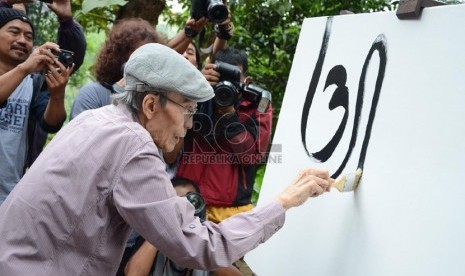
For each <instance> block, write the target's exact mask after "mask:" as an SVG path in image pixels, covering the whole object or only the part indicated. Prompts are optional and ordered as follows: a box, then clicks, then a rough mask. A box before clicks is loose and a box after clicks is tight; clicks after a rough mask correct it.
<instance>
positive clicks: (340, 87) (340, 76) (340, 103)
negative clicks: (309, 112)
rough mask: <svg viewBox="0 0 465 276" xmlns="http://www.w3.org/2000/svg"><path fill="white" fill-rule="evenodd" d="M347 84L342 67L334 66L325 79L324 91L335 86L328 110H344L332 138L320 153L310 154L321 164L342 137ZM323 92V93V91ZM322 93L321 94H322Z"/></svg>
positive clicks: (347, 96)
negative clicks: (339, 108)
mask: <svg viewBox="0 0 465 276" xmlns="http://www.w3.org/2000/svg"><path fill="white" fill-rule="evenodd" d="M346 82H347V73H346V69H345V68H344V66H342V65H337V66H334V67H333V68H332V69H331V70H330V71H329V73H328V77H327V78H326V83H325V88H324V89H325V90H326V88H328V86H330V85H333V84H334V85H336V87H337V88H336V90H334V93H333V96H332V97H331V100H330V101H329V105H328V107H329V110H334V109H336V108H337V107H342V108H344V116H343V118H342V121H341V123H340V124H339V127H338V129H337V130H336V133H335V134H334V136H333V138H331V140H330V141H329V142H328V144H327V145H326V146H325V147H324V148H323V149H322V150H320V151H318V152H315V153H312V156H313V158H315V159H317V160H320V161H321V162H326V161H327V160H328V159H329V158H330V157H331V155H333V153H334V150H335V149H336V147H337V145H338V144H339V142H340V141H341V138H342V135H343V134H344V130H345V128H346V125H347V119H348V118H349V90H348V89H347V86H346ZM325 90H324V91H325ZM324 91H323V92H324Z"/></svg>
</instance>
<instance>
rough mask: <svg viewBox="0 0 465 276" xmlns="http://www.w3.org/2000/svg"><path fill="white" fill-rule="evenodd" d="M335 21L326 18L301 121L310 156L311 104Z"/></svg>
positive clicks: (303, 138) (303, 139) (304, 141)
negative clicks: (308, 127) (308, 143)
mask: <svg viewBox="0 0 465 276" xmlns="http://www.w3.org/2000/svg"><path fill="white" fill-rule="evenodd" d="M332 22H333V18H332V17H328V19H327V20H326V28H325V33H324V34H323V41H322V42H321V49H320V54H319V55H318V60H317V62H316V65H315V70H313V75H312V80H311V81H310V85H309V87H308V92H307V97H306V98H305V102H304V107H303V110H302V120H301V123H300V132H301V135H302V143H303V145H304V149H305V152H306V153H307V155H308V156H310V157H311V155H310V153H309V152H308V149H307V143H306V132H307V122H308V114H309V112H310V106H311V105H312V102H313V97H314V96H315V92H316V87H317V86H318V80H319V79H320V75H321V69H322V68H323V63H324V61H325V56H326V49H327V48H328V41H329V35H330V33H331V25H332Z"/></svg>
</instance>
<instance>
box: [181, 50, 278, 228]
mask: <svg viewBox="0 0 465 276" xmlns="http://www.w3.org/2000/svg"><path fill="white" fill-rule="evenodd" d="M216 60H217V61H219V62H223V63H222V64H221V65H219V64H216V65H215V64H207V65H206V66H205V68H204V70H203V72H202V73H203V74H204V76H205V77H206V78H207V80H208V81H209V83H210V84H211V85H212V86H213V87H214V91H215V97H214V98H213V99H212V100H210V101H208V102H206V103H202V104H200V105H199V112H198V114H196V115H195V116H194V126H193V129H192V131H190V132H188V135H187V136H186V141H185V146H184V154H183V156H182V158H181V164H180V167H179V170H178V175H179V176H181V177H185V178H187V179H191V180H192V181H194V182H196V183H198V185H199V188H200V191H201V193H202V195H203V196H204V198H205V201H206V204H207V216H208V220H210V221H213V222H216V223H219V222H221V221H223V220H224V219H226V218H228V217H230V216H232V215H235V214H238V213H241V212H245V211H249V210H251V209H252V208H253V205H252V202H251V197H252V191H253V185H254V182H255V174H256V168H257V164H259V163H260V162H262V160H263V158H264V157H265V154H266V150H267V148H268V145H269V141H270V131H271V122H272V108H271V106H268V107H267V108H265V109H264V110H259V105H258V102H252V101H250V100H248V99H247V98H246V96H248V95H246V93H247V91H246V89H245V88H246V87H247V85H248V83H249V78H248V77H247V76H246V72H247V69H248V61H247V55H246V53H245V52H244V51H240V50H237V49H233V48H226V49H223V50H221V51H220V52H218V53H217V55H216ZM224 63H227V64H229V65H235V66H237V67H238V69H239V70H240V72H237V73H239V74H240V76H237V78H239V79H236V80H231V79H230V78H229V77H226V76H223V75H225V74H226V73H228V74H231V72H228V71H226V72H224V74H223V75H222V74H220V73H219V72H218V71H217V70H218V69H220V68H219V67H224V66H225V64H224ZM220 71H221V70H220ZM237 73H232V74H231V75H237Z"/></svg>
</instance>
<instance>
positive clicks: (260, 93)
mask: <svg viewBox="0 0 465 276" xmlns="http://www.w3.org/2000/svg"><path fill="white" fill-rule="evenodd" d="M215 65H216V71H217V72H218V73H220V74H221V77H220V80H219V82H218V83H217V84H216V86H215V87H214V88H213V91H214V92H215V98H214V100H215V104H216V105H217V106H220V107H225V106H232V105H235V104H236V103H237V101H238V99H239V94H241V95H242V98H243V99H245V100H247V101H249V102H251V103H253V104H256V105H257V106H258V108H257V109H258V111H259V112H261V113H263V112H265V111H266V110H267V109H268V107H269V106H270V103H271V93H270V92H268V91H267V90H265V89H263V88H261V87H260V86H258V85H256V84H251V83H250V84H248V85H245V84H241V70H240V69H239V67H237V66H234V65H231V64H229V63H224V62H220V61H218V62H216V63H215Z"/></svg>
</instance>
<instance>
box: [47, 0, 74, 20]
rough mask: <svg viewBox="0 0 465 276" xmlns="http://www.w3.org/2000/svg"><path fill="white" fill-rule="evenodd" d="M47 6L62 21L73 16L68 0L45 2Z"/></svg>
mask: <svg viewBox="0 0 465 276" xmlns="http://www.w3.org/2000/svg"><path fill="white" fill-rule="evenodd" d="M47 6H48V8H49V9H50V10H52V11H53V12H54V13H55V14H56V15H57V16H58V18H59V19H60V20H62V21H65V20H68V19H70V18H71V17H73V13H72V12H71V1H70V0H53V2H52V3H50V4H47Z"/></svg>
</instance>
